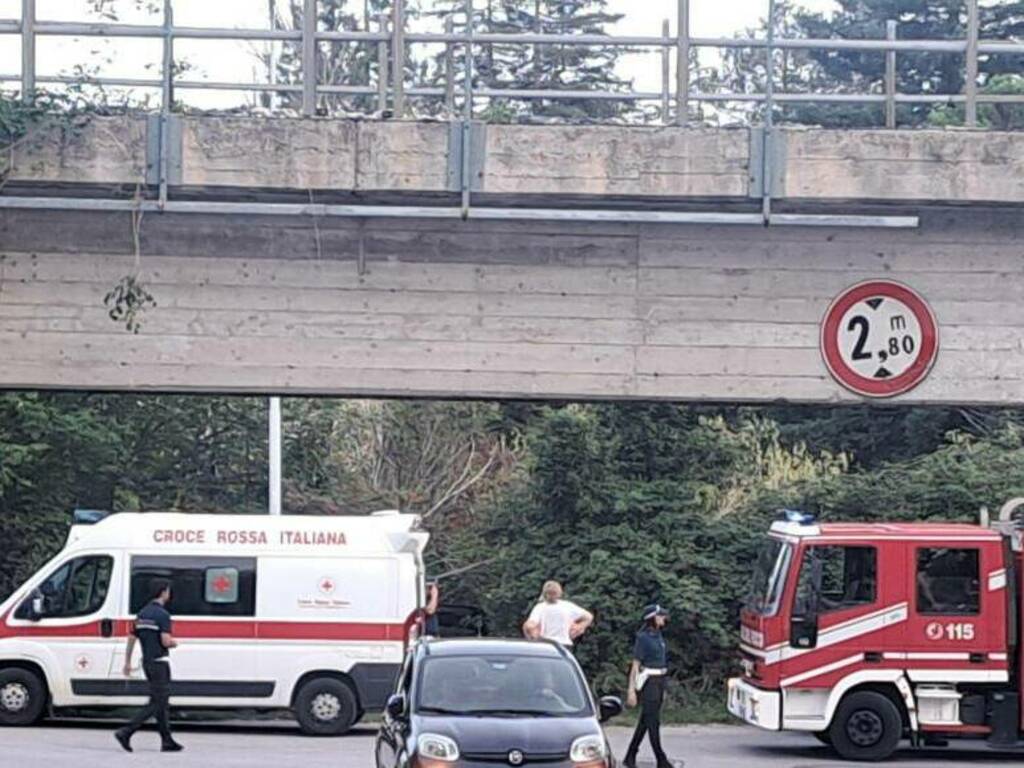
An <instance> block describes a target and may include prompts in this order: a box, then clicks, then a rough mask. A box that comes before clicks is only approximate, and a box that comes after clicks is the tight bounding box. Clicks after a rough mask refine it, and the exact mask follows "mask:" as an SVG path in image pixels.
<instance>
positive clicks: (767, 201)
mask: <svg viewBox="0 0 1024 768" xmlns="http://www.w3.org/2000/svg"><path fill="white" fill-rule="evenodd" d="M767 38H768V39H767V40H766V43H767V44H766V46H765V55H766V58H767V61H766V66H765V85H764V94H765V113H764V146H763V151H762V152H761V157H762V159H763V162H764V173H763V174H762V176H761V178H762V179H763V180H764V190H763V192H762V197H761V215H762V216H764V223H765V226H767V225H768V224H769V223H771V218H772V183H773V174H772V170H773V163H774V162H775V158H774V156H773V154H774V153H773V151H772V148H773V146H774V143H773V138H772V129H773V128H774V127H775V0H768V30H767Z"/></svg>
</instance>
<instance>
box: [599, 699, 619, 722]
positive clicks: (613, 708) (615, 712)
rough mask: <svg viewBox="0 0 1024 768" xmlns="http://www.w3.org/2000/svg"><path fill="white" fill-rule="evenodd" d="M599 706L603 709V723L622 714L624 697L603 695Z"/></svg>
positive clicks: (601, 717) (601, 718)
mask: <svg viewBox="0 0 1024 768" xmlns="http://www.w3.org/2000/svg"><path fill="white" fill-rule="evenodd" d="M598 706H599V708H600V711H601V715H600V720H601V722H602V723H605V722H607V721H609V720H611V719H612V718H613V717H618V716H619V715H621V714H622V699H620V698H619V697H618V696H602V697H601V700H600V701H599V702H598Z"/></svg>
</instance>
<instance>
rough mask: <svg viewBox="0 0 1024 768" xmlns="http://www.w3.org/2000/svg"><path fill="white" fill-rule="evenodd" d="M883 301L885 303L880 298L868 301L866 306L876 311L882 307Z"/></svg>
mask: <svg viewBox="0 0 1024 768" xmlns="http://www.w3.org/2000/svg"><path fill="white" fill-rule="evenodd" d="M883 301H885V299H882V298H875V299H868V306H869V307H871V308H872V309H878V308H879V307H880V306H882V302H883Z"/></svg>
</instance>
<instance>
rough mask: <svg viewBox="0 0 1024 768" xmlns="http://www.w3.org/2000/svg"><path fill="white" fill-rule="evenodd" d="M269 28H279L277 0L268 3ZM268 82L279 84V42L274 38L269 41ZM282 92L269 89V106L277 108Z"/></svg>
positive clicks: (267, 97)
mask: <svg viewBox="0 0 1024 768" xmlns="http://www.w3.org/2000/svg"><path fill="white" fill-rule="evenodd" d="M267 29H277V5H276V2H275V0H269V2H268V3H267ZM267 46H268V49H267V82H268V83H270V84H271V85H277V61H278V59H277V43H276V42H275V41H274V40H268V41H267ZM280 96H281V94H280V93H278V92H277V91H267V96H266V99H267V106H269V107H270V108H271V109H276V108H277V105H278V102H279V101H280Z"/></svg>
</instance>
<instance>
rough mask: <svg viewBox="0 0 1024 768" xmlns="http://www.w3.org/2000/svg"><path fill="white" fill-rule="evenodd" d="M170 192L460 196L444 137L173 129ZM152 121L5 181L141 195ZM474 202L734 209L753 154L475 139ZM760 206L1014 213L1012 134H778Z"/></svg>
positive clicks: (524, 133)
mask: <svg viewBox="0 0 1024 768" xmlns="http://www.w3.org/2000/svg"><path fill="white" fill-rule="evenodd" d="M171 120H172V123H173V125H174V129H173V130H172V132H171V137H172V142H171V144H172V146H170V147H169V158H170V173H169V181H170V183H171V185H172V187H173V186H186V187H189V188H205V189H217V188H231V189H236V188H243V189H246V190H267V191H273V190H301V191H331V192H338V191H341V192H356V193H358V192H363V191H371V192H384V193H407V192H421V193H436V192H445V191H448V192H451V191H454V190H457V189H458V188H459V181H460V179H461V170H460V169H461V165H460V163H461V160H462V157H461V152H460V150H459V146H458V144H457V143H456V141H455V139H453V135H455V136H457V135H458V131H454V132H453V131H452V130H451V126H449V124H447V123H441V122H436V123H427V122H423V123H417V122H404V121H388V122H368V121H345V120H318V119H308V120H299V119H281V118H277V119H267V118H251V117H216V116H188V117H179V116H172V118H171ZM157 124H158V123H157V121H147V119H146V117H145V116H133V115H127V116H119V117H93V118H90V119H83V120H82V121H81V123H80V124H77V125H75V126H71V127H69V126H65V125H63V124H54V125H52V126H51V127H50V128H48V129H45V130H42V131H39V132H36V133H35V134H33V135H32V137H31V138H30V139H28V140H26V141H25V142H23V143H22V144H21V145H19V147H18V149H17V151H16V152H15V153H14V155H13V162H12V160H11V159H10V158H8V157H3V158H0V172H2V171H3V170H4V168H5V167H6V166H7V165H11V166H12V167H11V168H10V174H9V176H10V178H9V179H8V180H9V181H10V182H23V183H30V184H38V183H51V184H52V183H61V184H64V183H82V182H86V183H90V184H101V185H133V184H137V183H145V181H146V179H147V174H146V166H147V146H148V147H149V155H150V156H149V166H150V174H149V182H150V183H151V184H152V183H154V181H155V180H154V178H153V173H154V172H155V171H154V163H155V157H156V156H158V152H159V142H158V141H157V137H156V136H155V135H152V134H153V133H154V132H155V131H156V130H157ZM473 135H474V137H475V142H476V143H475V145H474V146H473V148H472V152H471V153H470V156H471V163H472V166H473V167H472V168H471V176H472V179H473V185H474V189H476V190H477V191H481V192H485V193H493V194H517V195H561V196H566V195H575V196H594V197H598V196H614V197H619V198H622V197H625V198H629V197H638V198H639V197H642V198H646V199H652V198H653V199H656V200H657V199H662V200H666V201H669V200H686V199H722V198H735V199H744V198H748V197H750V196H754V197H758V196H760V194H761V192H760V190H761V187H760V185H761V160H760V158H761V157H762V156H763V150H764V147H763V145H762V141H761V139H760V134H759V133H758V132H757V131H754V132H751V131H749V130H747V129H725V130H711V129H687V128H672V127H662V128H642V127H624V126H521V125H487V126H479V130H475V131H474V133H473ZM769 156H770V157H772V158H773V162H774V166H773V168H772V174H771V175H772V179H773V195H774V196H775V197H779V198H788V199H800V200H810V201H814V200H822V201H830V200H837V199H848V200H882V201H931V202H938V201H941V202H1000V203H1022V202H1024V134H1021V133H998V132H994V131H876V130H870V131H829V130H820V129H783V130H779V131H777V132H776V134H775V138H774V139H773V143H772V146H770V147H769Z"/></svg>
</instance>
